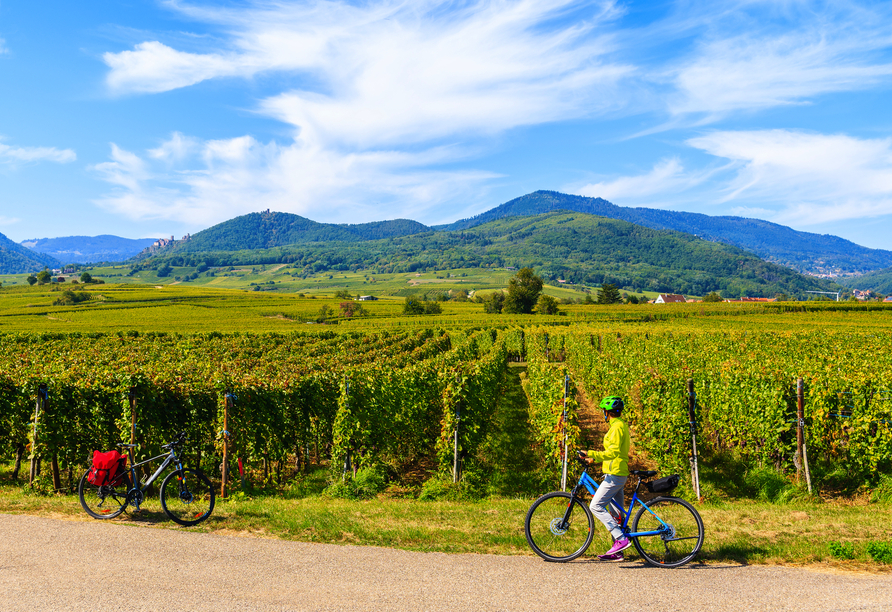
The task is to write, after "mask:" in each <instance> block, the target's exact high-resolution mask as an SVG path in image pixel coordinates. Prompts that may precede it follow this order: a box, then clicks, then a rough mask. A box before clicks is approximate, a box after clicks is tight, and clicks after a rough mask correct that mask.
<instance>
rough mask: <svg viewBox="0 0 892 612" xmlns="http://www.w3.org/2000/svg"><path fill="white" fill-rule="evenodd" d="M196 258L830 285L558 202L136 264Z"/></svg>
mask: <svg viewBox="0 0 892 612" xmlns="http://www.w3.org/2000/svg"><path fill="white" fill-rule="evenodd" d="M211 229H214V228H211ZM208 231H210V230H208ZM186 244H188V243H186ZM184 246H185V245H184ZM193 246H194V245H193ZM202 263H204V264H206V265H209V266H228V265H245V264H270V263H289V264H296V265H298V266H300V267H302V268H303V273H305V274H311V273H318V272H321V271H325V270H348V269H353V270H355V269H367V270H373V271H377V272H381V273H389V272H411V271H416V270H446V269H455V268H467V267H480V266H490V267H518V268H519V267H522V266H531V267H533V268H535V270H536V272H537V273H538V274H540V275H542V276H544V277H545V278H548V279H551V280H558V279H563V280H568V281H571V282H574V283H579V284H588V285H597V284H601V283H614V284H617V285H619V286H621V287H627V288H630V289H634V290H638V291H661V292H678V293H687V294H693V295H703V294H706V293H709V292H710V291H721V292H722V293H723V294H724V295H726V296H735V297H736V296H740V295H750V296H773V295H774V294H776V293H787V294H790V295H797V296H801V297H806V295H805V294H804V291H806V290H809V289H829V288H832V287H835V285H834V284H833V283H830V282H828V281H823V280H819V279H816V278H812V277H806V276H803V275H801V274H798V273H797V272H795V271H793V270H791V269H789V268H785V267H782V266H779V265H776V264H771V263H767V262H765V261H763V260H761V259H759V258H758V257H755V256H754V255H752V254H750V253H747V252H745V251H743V250H741V249H738V248H735V247H731V246H728V245H725V244H721V243H717V242H710V241H706V240H701V239H699V238H697V237H695V236H692V235H690V234H683V233H680V232H674V231H668V230H655V229H651V228H647V227H642V226H638V225H634V224H632V223H628V222H625V221H620V220H616V219H607V218H604V217H596V216H592V215H587V214H581V213H563V212H555V213H548V214H543V215H537V216H534V217H506V218H504V219H499V220H496V221H492V222H489V223H486V224H483V225H479V226H476V227H474V228H472V229H469V230H458V231H451V232H447V231H437V232H431V231H429V232H425V233H420V234H413V235H407V236H397V237H392V238H386V239H380V240H369V241H356V240H355V239H353V240H350V241H327V242H322V241H320V242H315V243H305V244H292V245H290V246H278V247H275V248H270V249H263V250H253V251H248V250H242V251H229V252H224V251H223V250H222V249H220V250H214V251H205V252H199V251H197V250H191V251H185V250H180V251H171V252H166V253H163V254H161V255H159V256H157V257H155V258H152V259H150V260H148V261H146V262H144V263H143V264H142V266H143V267H160V266H163V265H165V264H170V265H174V266H176V265H196V266H197V265H200V264H202Z"/></svg>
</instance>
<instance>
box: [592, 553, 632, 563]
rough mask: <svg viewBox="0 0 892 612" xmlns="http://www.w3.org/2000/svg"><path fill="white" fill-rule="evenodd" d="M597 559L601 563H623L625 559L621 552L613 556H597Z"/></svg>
mask: <svg viewBox="0 0 892 612" xmlns="http://www.w3.org/2000/svg"><path fill="white" fill-rule="evenodd" d="M598 558H599V559H600V560H601V561H625V560H626V558H625V557H624V556H623V554H622V553H621V552H618V553H616V554H614V555H598Z"/></svg>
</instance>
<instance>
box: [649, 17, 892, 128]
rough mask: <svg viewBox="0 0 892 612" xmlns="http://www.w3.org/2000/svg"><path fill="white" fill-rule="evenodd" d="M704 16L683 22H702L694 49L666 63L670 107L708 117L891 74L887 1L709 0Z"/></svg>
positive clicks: (862, 85)
mask: <svg viewBox="0 0 892 612" xmlns="http://www.w3.org/2000/svg"><path fill="white" fill-rule="evenodd" d="M701 16H702V17H703V20H702V21H699V22H698V21H697V20H696V18H689V19H692V22H693V23H688V24H687V26H688V27H689V28H691V29H698V28H699V29H702V30H703V31H702V32H701V33H700V34H699V35H698V36H697V38H696V43H695V44H694V45H693V50H692V51H691V52H690V54H689V55H688V56H687V57H678V58H674V59H673V61H672V64H671V65H669V66H667V68H666V73H665V77H666V78H667V79H668V81H669V82H670V84H671V88H672V90H671V91H670V92H669V93H668V95H667V98H666V100H667V109H668V110H669V111H670V113H671V114H673V115H683V114H691V113H697V114H704V115H706V116H707V120H709V117H711V118H713V119H715V118H717V117H719V116H723V115H726V114H728V113H732V112H741V111H745V112H752V111H758V110H764V109H767V108H773V107H776V106H787V105H791V104H803V103H807V102H809V101H811V100H813V99H814V97H816V96H820V95H823V94H827V93H834V92H843V91H857V90H863V89H868V88H871V87H875V86H876V85H877V84H879V83H883V82H885V83H888V82H890V77H892V62H890V61H889V60H888V51H889V49H890V48H892V31H890V30H889V29H888V28H887V27H885V24H888V23H889V22H890V20H892V6H890V5H888V4H886V3H876V4H871V5H867V6H865V5H861V4H858V3H849V2H842V3H834V4H829V5H828V4H827V3H817V2H812V1H810V0H802V1H795V2H781V3H777V2H739V3H732V6H730V7H729V6H727V5H722V4H718V5H714V6H712V7H710V8H709V9H705V10H704V13H702V14H701ZM675 34H676V35H677V34H678V33H677V32H676V33H675Z"/></svg>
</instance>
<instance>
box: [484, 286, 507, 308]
mask: <svg viewBox="0 0 892 612" xmlns="http://www.w3.org/2000/svg"><path fill="white" fill-rule="evenodd" d="M482 301H483V312H485V313H487V314H502V308H504V307H505V294H504V293H502V292H501V291H495V292H493V293H491V294H489V295H488V296H486V297H485V298H483V300H482Z"/></svg>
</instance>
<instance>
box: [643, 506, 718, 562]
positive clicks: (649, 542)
mask: <svg viewBox="0 0 892 612" xmlns="http://www.w3.org/2000/svg"><path fill="white" fill-rule="evenodd" d="M654 515H656V516H654ZM657 516H658V517H660V518H659V519H657ZM664 523H665V524H666V525H667V526H668V528H665V527H664V525H663V524H664ZM657 530H662V533H661V534H659V535H653V536H641V537H637V538H633V540H632V541H633V542H634V543H635V548H637V549H638V552H639V553H641V556H642V557H644V559H645V560H646V561H647V562H648V563H650V564H651V565H655V566H657V567H678V566H680V565H684V564H685V563H687V562H689V561H690V560H691V559H693V558H694V557H695V556H696V555H697V553H698V552H700V547H701V546H703V520H702V519H701V518H700V515H699V514H698V513H697V511H696V510H695V509H694V507H693V506H692V505H691V504H689V503H688V502H686V501H684V500H683V499H679V498H677V497H658V498H656V499H653V500H651V501H649V502H647V507H643V508H641V509H640V510H638V514H636V515H635V519H634V521H633V522H632V532H633V533H636V532H641V531H657Z"/></svg>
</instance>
